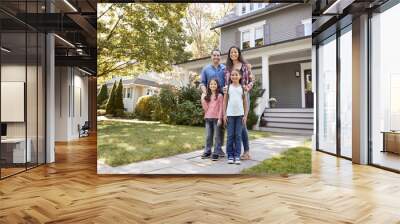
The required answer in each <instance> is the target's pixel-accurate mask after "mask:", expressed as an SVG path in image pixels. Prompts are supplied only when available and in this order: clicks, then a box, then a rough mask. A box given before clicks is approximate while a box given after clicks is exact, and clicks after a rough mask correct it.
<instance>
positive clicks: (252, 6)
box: [250, 3, 254, 12]
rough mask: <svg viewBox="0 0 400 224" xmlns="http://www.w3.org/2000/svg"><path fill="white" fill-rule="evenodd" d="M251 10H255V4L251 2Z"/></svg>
mask: <svg viewBox="0 0 400 224" xmlns="http://www.w3.org/2000/svg"><path fill="white" fill-rule="evenodd" d="M251 11H254V4H253V3H250V12H251Z"/></svg>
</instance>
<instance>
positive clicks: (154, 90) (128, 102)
mask: <svg viewBox="0 0 400 224" xmlns="http://www.w3.org/2000/svg"><path fill="white" fill-rule="evenodd" d="M120 79H122V86H123V90H122V99H123V102H124V110H125V111H127V112H133V111H134V110H135V106H136V103H137V101H138V99H139V97H141V96H146V95H150V96H151V95H154V94H158V93H159V91H160V85H159V83H158V82H156V81H154V80H151V79H148V78H145V77H140V76H139V77H137V78H113V79H112V80H109V81H107V82H106V84H107V89H108V90H109V91H111V89H112V86H113V84H114V82H115V81H117V83H118V81H119V80H120Z"/></svg>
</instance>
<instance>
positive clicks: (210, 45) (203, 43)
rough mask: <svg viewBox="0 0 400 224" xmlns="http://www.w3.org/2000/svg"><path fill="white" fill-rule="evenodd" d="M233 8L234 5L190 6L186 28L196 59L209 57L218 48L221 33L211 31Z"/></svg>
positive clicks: (203, 4)
mask: <svg viewBox="0 0 400 224" xmlns="http://www.w3.org/2000/svg"><path fill="white" fill-rule="evenodd" d="M233 7H234V3H222V4H221V3H218V4H217V3H215V4H205V3H193V4H189V6H188V8H187V12H186V16H185V26H184V27H185V29H186V32H187V34H188V36H189V37H190V40H191V42H192V43H191V45H190V48H191V50H192V53H193V57H194V58H201V57H205V56H208V55H210V52H211V50H212V49H214V48H217V47H218V45H219V36H220V32H219V31H218V30H215V29H214V30H210V29H211V27H213V26H214V25H215V24H216V23H217V22H218V21H219V20H220V19H221V18H222V17H224V16H226V15H227V14H228V13H229V12H230V11H231V10H232V9H233Z"/></svg>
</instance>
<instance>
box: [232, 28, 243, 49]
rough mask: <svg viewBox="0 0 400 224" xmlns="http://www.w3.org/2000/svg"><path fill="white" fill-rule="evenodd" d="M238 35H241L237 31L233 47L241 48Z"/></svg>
mask: <svg viewBox="0 0 400 224" xmlns="http://www.w3.org/2000/svg"><path fill="white" fill-rule="evenodd" d="M240 35H241V32H240V31H239V30H237V31H236V33H235V46H237V47H239V48H241V43H240ZM229 47H230V46H229Z"/></svg>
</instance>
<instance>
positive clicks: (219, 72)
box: [201, 64, 225, 93]
mask: <svg viewBox="0 0 400 224" xmlns="http://www.w3.org/2000/svg"><path fill="white" fill-rule="evenodd" d="M224 73H225V65H223V64H219V65H218V67H217V68H216V67H214V66H213V65H211V64H209V65H207V66H205V67H204V68H203V70H202V71H201V83H202V84H203V85H204V86H206V87H207V86H208V82H209V81H210V80H211V79H217V80H218V85H219V88H220V92H221V93H222V92H223V87H224V85H225V74H224Z"/></svg>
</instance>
